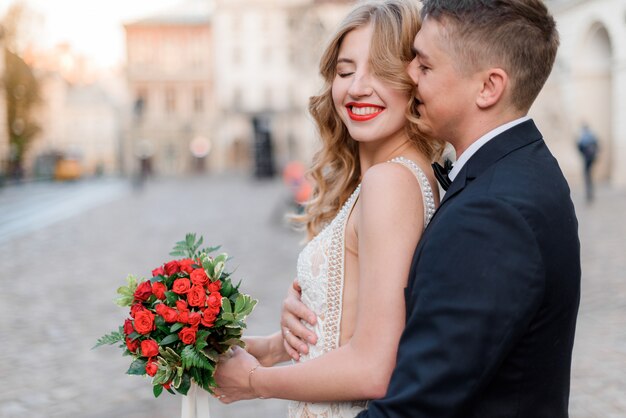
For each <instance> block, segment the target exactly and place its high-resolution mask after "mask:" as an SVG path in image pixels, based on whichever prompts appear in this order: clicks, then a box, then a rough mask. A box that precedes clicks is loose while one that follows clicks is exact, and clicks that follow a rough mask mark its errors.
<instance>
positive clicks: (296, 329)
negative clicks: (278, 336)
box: [280, 279, 317, 360]
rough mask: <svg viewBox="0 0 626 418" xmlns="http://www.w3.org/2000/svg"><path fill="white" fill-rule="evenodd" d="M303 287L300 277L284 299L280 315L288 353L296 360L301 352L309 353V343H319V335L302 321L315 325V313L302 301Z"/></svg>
mask: <svg viewBox="0 0 626 418" xmlns="http://www.w3.org/2000/svg"><path fill="white" fill-rule="evenodd" d="M301 293H302V289H301V288H300V284H299V283H298V279H296V280H294V281H293V285H292V286H291V287H290V288H289V290H288V291H287V297H286V298H285V300H284V301H283V310H282V312H281V316H280V325H281V329H282V335H283V340H284V347H285V350H286V351H287V354H289V356H290V357H291V358H293V359H294V360H299V359H300V355H301V354H308V352H309V347H308V345H307V342H308V343H309V344H316V343H317V335H315V333H314V332H312V331H310V330H309V329H308V328H307V327H305V326H304V325H303V324H302V322H301V321H306V322H308V323H309V324H311V325H315V323H316V318H315V314H314V313H313V312H312V311H311V310H310V309H309V308H307V306H306V305H305V304H304V303H302V300H301V299H300V294H301Z"/></svg>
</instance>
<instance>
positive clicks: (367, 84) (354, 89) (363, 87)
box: [348, 73, 374, 98]
mask: <svg viewBox="0 0 626 418" xmlns="http://www.w3.org/2000/svg"><path fill="white" fill-rule="evenodd" d="M373 93H374V89H373V87H372V83H371V77H370V76H369V74H366V73H360V74H355V76H354V77H353V78H352V83H351V84H350V88H349V89H348V94H349V95H350V96H351V97H355V98H359V97H367V96H371V95H372V94H373Z"/></svg>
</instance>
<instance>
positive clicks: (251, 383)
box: [248, 363, 265, 399]
mask: <svg viewBox="0 0 626 418" xmlns="http://www.w3.org/2000/svg"><path fill="white" fill-rule="evenodd" d="M262 368H263V366H261V363H258V364H257V365H256V366H254V367H253V368H251V369H250V371H248V385H249V386H250V391H251V392H252V394H253V395H254V396H255V397H256V398H259V399H265V397H264V396H262V394H261V393H260V392H259V390H258V389H257V386H255V384H254V379H255V378H256V377H257V376H258V375H257V371H258V370H259V369H262Z"/></svg>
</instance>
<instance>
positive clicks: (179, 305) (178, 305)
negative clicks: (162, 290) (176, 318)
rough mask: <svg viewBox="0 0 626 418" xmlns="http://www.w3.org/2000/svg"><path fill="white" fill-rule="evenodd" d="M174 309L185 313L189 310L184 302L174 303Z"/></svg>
mask: <svg viewBox="0 0 626 418" xmlns="http://www.w3.org/2000/svg"><path fill="white" fill-rule="evenodd" d="M176 309H178V310H179V311H180V312H187V311H188V310H189V308H188V307H187V302H185V301H184V300H177V301H176Z"/></svg>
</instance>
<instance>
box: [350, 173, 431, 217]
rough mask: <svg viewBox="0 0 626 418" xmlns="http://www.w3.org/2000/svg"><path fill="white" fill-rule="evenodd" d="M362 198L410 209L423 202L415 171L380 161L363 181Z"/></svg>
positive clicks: (379, 203)
mask: <svg viewBox="0 0 626 418" xmlns="http://www.w3.org/2000/svg"><path fill="white" fill-rule="evenodd" d="M361 198H362V199H363V201H364V203H365V202H370V203H374V204H376V205H379V206H382V207H385V206H392V207H393V208H394V209H395V210H397V209H398V208H399V207H405V208H407V209H410V210H414V209H416V208H418V206H419V205H421V204H422V194H421V192H420V185H419V182H418V180H417V178H416V177H415V175H414V174H413V172H412V171H411V170H410V169H409V168H407V167H405V166H403V165H401V164H394V163H386V162H385V163H380V164H376V165H374V166H372V167H370V168H369V169H368V170H367V172H366V173H365V175H364V176H363V180H362V182H361Z"/></svg>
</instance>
